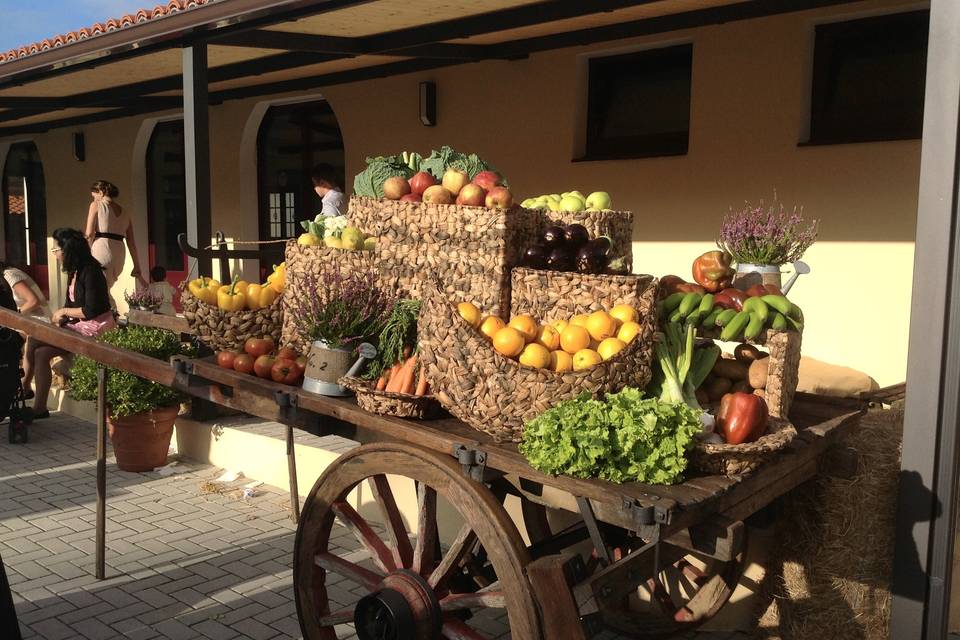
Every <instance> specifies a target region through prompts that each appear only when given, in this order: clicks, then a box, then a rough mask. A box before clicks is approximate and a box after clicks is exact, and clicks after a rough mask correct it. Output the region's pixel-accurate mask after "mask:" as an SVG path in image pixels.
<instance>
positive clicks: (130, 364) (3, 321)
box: [0, 308, 176, 387]
mask: <svg viewBox="0 0 960 640" xmlns="http://www.w3.org/2000/svg"><path fill="white" fill-rule="evenodd" d="M0 326H4V327H9V328H11V329H16V330H17V331H22V332H23V333H25V334H27V335H28V336H30V337H31V338H34V339H36V340H39V341H40V342H45V343H47V344H49V345H52V346H54V347H59V348H61V349H64V350H65V351H69V352H70V353H76V354H79V355H82V356H87V357H88V358H91V359H93V360H96V361H97V362H99V363H101V364H103V365H104V366H107V367H112V368H114V369H121V370H123V371H129V372H130V373H132V374H134V375H137V376H140V377H141V378H146V379H148V380H152V381H154V382H159V383H160V384H162V385H165V386H168V387H169V386H172V385H173V381H174V379H175V377H176V372H175V371H174V370H173V369H172V368H171V367H170V363H169V362H164V361H163V360H158V359H156V358H151V357H150V356H145V355H143V354H140V353H134V352H132V351H127V350H126V349H120V348H118V347H114V346H111V345H108V344H104V343H102V342H97V341H96V340H94V339H93V338H88V337H86V336H82V335H80V334H79V333H77V332H76V331H71V330H69V329H61V328H60V327H55V326H53V325H52V324H50V323H48V322H41V321H40V320H35V319H34V318H31V317H30V316H24V315H21V314H19V313H17V312H16V311H10V310H9V309H3V308H0Z"/></svg>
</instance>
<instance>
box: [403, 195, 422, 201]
mask: <svg viewBox="0 0 960 640" xmlns="http://www.w3.org/2000/svg"><path fill="white" fill-rule="evenodd" d="M422 201H423V196H421V195H420V194H419V193H408V194H407V195H405V196H403V197H402V198H400V202H422Z"/></svg>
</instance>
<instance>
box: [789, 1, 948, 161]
mask: <svg viewBox="0 0 960 640" xmlns="http://www.w3.org/2000/svg"><path fill="white" fill-rule="evenodd" d="M929 23H930V12H929V11H911V12H908V13H897V14H893V15H885V16H875V17H871V18H862V19H859V20H851V21H848V22H836V23H831V24H822V25H818V26H817V27H816V37H815V44H814V54H813V86H812V93H811V98H810V138H809V140H808V144H842V143H848V142H877V141H883V140H907V139H912V138H919V137H920V135H921V130H922V127H923V91H924V77H925V75H926V64H927V31H928V28H929Z"/></svg>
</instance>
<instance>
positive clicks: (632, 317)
mask: <svg viewBox="0 0 960 640" xmlns="http://www.w3.org/2000/svg"><path fill="white" fill-rule="evenodd" d="M610 315H611V316H613V317H614V318H616V319H617V320H619V321H620V323H621V324H627V323H628V322H636V321H637V318H639V317H640V316H639V315H638V314H637V310H636V309H634V308H633V307H631V306H630V305H628V304H618V305H617V306H615V307H614V308H613V309H610Z"/></svg>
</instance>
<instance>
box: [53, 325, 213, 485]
mask: <svg viewBox="0 0 960 640" xmlns="http://www.w3.org/2000/svg"><path fill="white" fill-rule="evenodd" d="M97 341H98V342H103V343H105V344H109V345H112V346H114V347H119V348H121V349H127V350H129V351H133V352H136V353H140V354H143V355H146V356H150V357H152V358H157V359H159V360H165V361H168V360H169V359H170V358H171V357H173V356H177V355H184V356H192V355H194V350H193V348H192V347H191V346H189V345H187V344H184V343H182V342H181V341H180V339H179V337H177V335H176V334H174V333H173V332H171V331H167V330H165V329H155V328H152V327H140V326H133V325H131V326H128V327H121V328H117V329H111V330H110V331H105V332H104V333H102V334H100V336H98V337H97ZM70 377H71V381H70V396H71V397H72V398H73V399H75V400H86V401H96V399H97V363H96V362H95V361H94V360H91V359H90V358H87V357H85V356H79V357H78V358H77V359H76V362H74V364H73V367H72V369H71V370H70ZM183 399H184V396H183V394H181V393H180V392H178V391H176V390H174V389H171V388H170V387H166V386H164V385H162V384H158V383H156V382H151V381H150V380H145V379H144V378H140V377H138V376H135V375H133V374H132V373H129V372H127V371H122V370H119V369H113V368H108V377H107V386H106V400H107V425H108V427H109V430H110V440H111V442H113V450H114V453H115V454H116V456H117V466H118V467H120V468H121V469H123V470H124V471H150V470H152V469H155V468H156V467H162V466H163V465H165V464H166V463H167V451H168V450H169V448H170V438H171V436H172V434H173V423H174V420H176V417H177V413H179V410H180V402H181V401H182V400H183Z"/></svg>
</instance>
